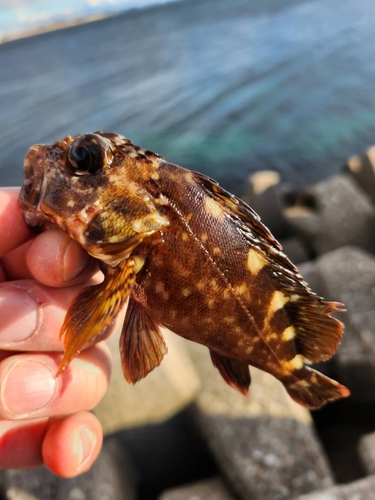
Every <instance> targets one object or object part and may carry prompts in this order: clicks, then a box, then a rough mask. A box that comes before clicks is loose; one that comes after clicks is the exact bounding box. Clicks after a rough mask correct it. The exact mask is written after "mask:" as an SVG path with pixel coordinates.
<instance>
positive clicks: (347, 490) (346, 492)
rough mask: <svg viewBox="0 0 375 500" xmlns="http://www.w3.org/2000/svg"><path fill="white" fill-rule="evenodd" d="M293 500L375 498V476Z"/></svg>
mask: <svg viewBox="0 0 375 500" xmlns="http://www.w3.org/2000/svg"><path fill="white" fill-rule="evenodd" d="M293 500H375V476H368V477H366V478H365V479H361V480H359V481H353V482H352V483H350V484H343V485H340V486H335V487H334V488H329V489H326V490H323V491H317V492H316V493H312V494H310V495H302V496H299V497H298V498H295V499H293Z"/></svg>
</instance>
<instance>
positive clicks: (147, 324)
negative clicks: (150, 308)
mask: <svg viewBox="0 0 375 500" xmlns="http://www.w3.org/2000/svg"><path fill="white" fill-rule="evenodd" d="M167 351H168V348H167V345H166V343H165V340H164V337H163V335H162V334H161V332H160V326H159V325H158V324H157V323H156V322H155V321H154V320H153V319H152V318H151V316H150V315H149V314H148V313H147V311H146V310H145V309H144V307H143V306H142V305H141V304H139V303H138V302H136V301H135V300H134V299H133V298H132V297H130V299H129V304H128V310H127V312H126V317H125V322H124V326H123V329H122V333H121V339H120V353H121V363H122V370H123V373H124V377H125V379H126V380H127V381H128V382H130V383H132V384H135V383H136V382H138V380H141V379H142V378H144V377H145V376H146V375H147V374H148V373H150V372H151V371H152V370H153V369H154V368H156V367H157V366H159V365H160V363H161V361H162V359H163V357H164V355H165V354H166V353H167Z"/></svg>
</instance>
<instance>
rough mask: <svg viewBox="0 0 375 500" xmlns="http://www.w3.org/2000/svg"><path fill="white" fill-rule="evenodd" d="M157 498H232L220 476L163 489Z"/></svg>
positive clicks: (160, 499) (200, 499) (178, 499)
mask: <svg viewBox="0 0 375 500" xmlns="http://www.w3.org/2000/svg"><path fill="white" fill-rule="evenodd" d="M158 500H234V499H233V496H232V495H231V493H230V492H229V491H228V489H227V487H226V485H225V483H224V481H223V480H222V479H220V478H213V479H205V480H204V481H199V482H197V483H193V484H189V485H187V486H180V487H178V488H173V489H170V490H167V491H165V492H164V493H163V494H162V495H161V496H160V497H159V498H158Z"/></svg>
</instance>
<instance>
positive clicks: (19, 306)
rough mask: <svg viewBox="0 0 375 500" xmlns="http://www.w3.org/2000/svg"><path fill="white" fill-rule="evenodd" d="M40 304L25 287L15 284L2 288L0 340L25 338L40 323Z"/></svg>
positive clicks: (8, 340) (0, 299) (13, 340)
mask: <svg viewBox="0 0 375 500" xmlns="http://www.w3.org/2000/svg"><path fill="white" fill-rule="evenodd" d="M39 314H41V312H40V311H39V310H38V304H37V302H36V301H35V300H34V298H33V297H32V296H31V295H30V294H29V293H28V292H27V291H26V290H24V289H23V288H17V287H14V286H7V287H3V288H1V290H0V318H1V324H0V342H1V343H4V342H17V341H19V340H25V339H26V338H27V337H29V336H30V335H31V334H32V333H34V332H35V330H36V328H37V326H38V323H39Z"/></svg>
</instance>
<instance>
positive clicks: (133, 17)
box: [0, 0, 375, 192]
mask: <svg viewBox="0 0 375 500" xmlns="http://www.w3.org/2000/svg"><path fill="white" fill-rule="evenodd" d="M374 21H375V2H374V0H284V1H281V0H263V1H261V2H260V1H255V0H230V1H229V0H183V1H179V2H175V3H168V4H165V5H160V6H153V7H149V8H144V9H142V10H136V11H127V12H124V13H122V14H119V15H116V16H115V17H111V18H108V19H104V20H101V21H98V22H91V23H88V24H81V25H78V26H73V27H71V28H68V29H62V30H56V31H53V32H50V33H45V34H41V35H38V36H33V37H29V38H22V39H20V40H14V41H10V42H8V43H3V44H1V45H0V68H1V69H0V110H1V120H0V129H1V130H0V184H2V185H4V184H15V183H17V184H19V183H20V182H21V169H22V161H23V156H24V154H25V152H26V150H27V148H28V147H29V146H30V145H31V144H33V143H38V142H50V141H53V140H55V139H57V138H60V137H62V136H64V135H67V134H74V133H80V132H82V133H83V132H87V131H93V130H107V131H113V132H118V133H122V134H124V135H126V136H127V137H129V138H131V139H132V140H133V141H134V142H136V143H138V144H139V145H141V146H142V147H144V148H147V149H151V150H155V151H157V152H158V153H160V154H162V155H163V156H165V157H166V158H167V159H168V160H170V161H172V162H175V163H178V164H181V165H183V166H186V167H189V168H193V169H196V170H200V171H203V172H205V173H207V174H208V175H210V176H212V177H215V178H217V179H218V180H219V181H220V182H221V183H222V184H224V185H225V186H226V187H228V188H230V189H234V190H236V191H239V192H240V191H241V185H242V183H243V181H244V179H245V178H246V177H247V176H248V174H249V173H250V172H252V171H254V170H259V169H263V168H267V169H276V170H278V171H279V172H280V173H281V174H282V176H283V178H284V179H286V180H288V181H291V182H293V183H294V184H297V185H306V184H308V183H312V182H315V181H317V180H319V179H322V178H324V177H327V176H328V175H331V174H333V173H335V172H337V171H339V170H340V169H341V167H342V166H343V164H344V163H345V159H346V158H347V157H348V156H349V155H351V154H354V153H359V152H362V151H363V150H365V149H366V147H367V146H369V145H370V144H372V143H375V63H374V58H375V56H374V54H375V29H374Z"/></svg>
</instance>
